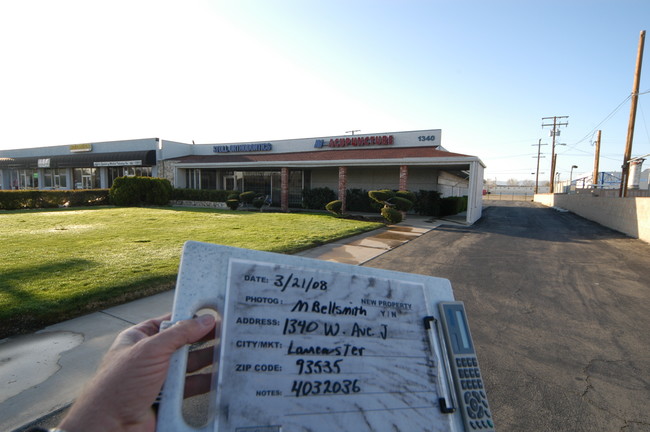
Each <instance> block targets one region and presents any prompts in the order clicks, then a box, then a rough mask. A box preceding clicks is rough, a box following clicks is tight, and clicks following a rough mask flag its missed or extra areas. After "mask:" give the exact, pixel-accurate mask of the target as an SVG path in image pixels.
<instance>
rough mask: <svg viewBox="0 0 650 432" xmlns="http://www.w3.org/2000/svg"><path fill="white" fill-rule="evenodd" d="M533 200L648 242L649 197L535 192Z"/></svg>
mask: <svg viewBox="0 0 650 432" xmlns="http://www.w3.org/2000/svg"><path fill="white" fill-rule="evenodd" d="M534 200H535V202H538V203H540V204H543V205H546V206H549V207H560V208H563V209H566V210H569V211H570V212H572V213H575V214H577V215H578V216H582V217H583V218H585V219H589V220H592V221H594V222H598V223H599V224H601V225H603V226H606V227H608V228H611V229H614V230H616V231H620V232H622V233H624V234H627V235H629V236H630V237H635V238H638V239H641V240H643V241H646V242H648V243H650V198H647V197H643V198H630V197H628V198H618V197H616V198H613V197H603V196H593V195H589V194H569V195H566V194H538V195H535V198H534Z"/></svg>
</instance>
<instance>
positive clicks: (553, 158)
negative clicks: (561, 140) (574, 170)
mask: <svg viewBox="0 0 650 432" xmlns="http://www.w3.org/2000/svg"><path fill="white" fill-rule="evenodd" d="M568 118H569V116H553V117H542V127H546V126H553V129H551V137H552V138H553V146H552V148H551V181H550V192H551V193H553V191H554V189H555V162H556V160H557V158H556V156H557V155H556V154H555V137H556V136H559V135H560V130H559V127H560V126H568V125H569V122H568V121H564V122H563V121H562V120H563V119H568ZM550 119H553V123H544V121H545V120H550Z"/></svg>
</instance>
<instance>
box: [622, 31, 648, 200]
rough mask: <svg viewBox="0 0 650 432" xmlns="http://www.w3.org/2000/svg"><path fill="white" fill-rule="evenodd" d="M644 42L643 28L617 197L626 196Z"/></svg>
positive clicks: (637, 55)
mask: <svg viewBox="0 0 650 432" xmlns="http://www.w3.org/2000/svg"><path fill="white" fill-rule="evenodd" d="M644 43H645V30H641V34H640V35H639V50H638V52H637V54H636V70H635V72H634V84H632V103H631V104H630V121H629V123H628V126H627V140H626V141H625V156H623V170H622V172H621V189H620V191H619V194H618V195H619V197H626V196H627V179H628V177H629V175H630V158H631V157H632V141H633V140H634V123H635V121H636V107H637V103H638V101H639V84H640V81H641V64H642V63H643V45H644Z"/></svg>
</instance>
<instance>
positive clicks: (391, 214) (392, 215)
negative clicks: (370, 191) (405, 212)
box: [381, 207, 402, 224]
mask: <svg viewBox="0 0 650 432" xmlns="http://www.w3.org/2000/svg"><path fill="white" fill-rule="evenodd" d="M381 215H382V217H383V218H384V219H386V220H387V221H388V222H390V223H392V224H396V223H400V222H402V213H400V212H399V211H398V210H395V209H394V208H392V207H384V208H382V209H381Z"/></svg>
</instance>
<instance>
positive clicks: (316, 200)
mask: <svg viewBox="0 0 650 432" xmlns="http://www.w3.org/2000/svg"><path fill="white" fill-rule="evenodd" d="M336 199H338V197H337V196H336V193H335V192H334V191H333V190H332V189H330V188H328V187H322V188H313V189H305V190H303V191H302V207H303V208H306V209H311V210H323V209H324V208H325V206H326V205H327V203H329V202H332V201H334V200H336Z"/></svg>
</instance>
